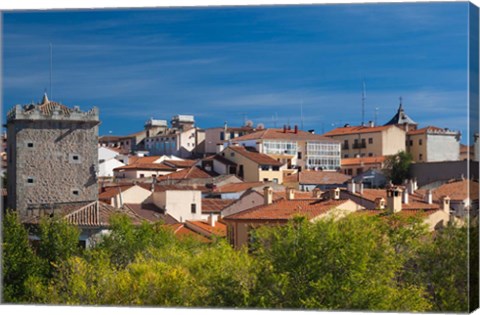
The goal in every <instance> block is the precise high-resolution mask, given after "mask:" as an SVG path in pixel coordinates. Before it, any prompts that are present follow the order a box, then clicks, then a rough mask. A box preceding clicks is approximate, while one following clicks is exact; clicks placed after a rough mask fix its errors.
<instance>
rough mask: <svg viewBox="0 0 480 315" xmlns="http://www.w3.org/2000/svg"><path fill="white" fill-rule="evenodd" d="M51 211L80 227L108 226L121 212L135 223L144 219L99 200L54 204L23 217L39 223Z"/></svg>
mask: <svg viewBox="0 0 480 315" xmlns="http://www.w3.org/2000/svg"><path fill="white" fill-rule="evenodd" d="M50 213H53V214H55V215H56V216H58V217H60V218H63V219H64V220H66V221H67V222H68V223H70V224H72V225H77V226H80V227H108V226H109V225H110V223H109V220H110V217H111V216H112V215H114V214H120V213H121V214H125V215H127V216H128V218H129V219H131V220H132V223H133V224H140V223H141V222H142V219H141V218H140V217H139V216H137V215H136V214H135V213H133V212H132V211H130V210H129V209H117V208H114V207H112V206H110V205H108V204H105V203H103V202H98V201H93V202H81V203H67V204H61V205H60V204H58V205H53V209H51V208H48V209H43V210H40V213H39V214H38V215H28V216H27V217H25V218H24V219H23V222H24V223H27V224H38V223H39V222H40V219H41V218H42V217H44V216H47V215H49V214H50Z"/></svg>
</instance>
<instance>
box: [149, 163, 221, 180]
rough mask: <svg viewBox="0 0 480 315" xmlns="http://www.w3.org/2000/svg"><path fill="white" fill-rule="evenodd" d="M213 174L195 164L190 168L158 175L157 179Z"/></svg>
mask: <svg viewBox="0 0 480 315" xmlns="http://www.w3.org/2000/svg"><path fill="white" fill-rule="evenodd" d="M211 177H212V175H210V174H209V173H207V172H205V171H204V170H202V169H201V168H200V167H198V166H193V167H190V168H185V169H183V170H181V171H178V172H173V173H170V174H167V175H163V176H159V177H157V181H162V180H167V179H187V178H211Z"/></svg>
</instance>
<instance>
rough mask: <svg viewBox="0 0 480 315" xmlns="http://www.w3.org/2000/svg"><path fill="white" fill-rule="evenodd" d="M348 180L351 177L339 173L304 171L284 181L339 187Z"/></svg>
mask: <svg viewBox="0 0 480 315" xmlns="http://www.w3.org/2000/svg"><path fill="white" fill-rule="evenodd" d="M350 178H351V176H349V175H345V174H343V173H339V172H328V171H311V170H305V171H301V172H298V173H295V174H292V175H290V176H287V177H285V178H284V181H286V182H297V183H300V184H310V185H334V184H339V185H340V184H343V183H345V182H346V181H348V180H349V179H350Z"/></svg>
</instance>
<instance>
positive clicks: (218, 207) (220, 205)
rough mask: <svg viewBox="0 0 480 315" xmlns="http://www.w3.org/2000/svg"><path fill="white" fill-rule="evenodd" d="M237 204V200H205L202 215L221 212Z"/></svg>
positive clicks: (203, 200)
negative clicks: (234, 203)
mask: <svg viewBox="0 0 480 315" xmlns="http://www.w3.org/2000/svg"><path fill="white" fill-rule="evenodd" d="M233 202H235V199H218V198H203V199H202V213H212V212H220V211H222V210H223V209H224V208H225V207H227V206H229V205H231V204H232V203H233Z"/></svg>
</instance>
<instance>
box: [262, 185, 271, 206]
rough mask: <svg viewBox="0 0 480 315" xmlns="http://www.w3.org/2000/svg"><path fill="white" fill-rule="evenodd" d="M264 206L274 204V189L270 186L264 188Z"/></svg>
mask: <svg viewBox="0 0 480 315" xmlns="http://www.w3.org/2000/svg"><path fill="white" fill-rule="evenodd" d="M263 200H264V202H263V204H264V205H269V204H271V203H272V202H273V189H272V187H270V186H265V187H264V188H263Z"/></svg>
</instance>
